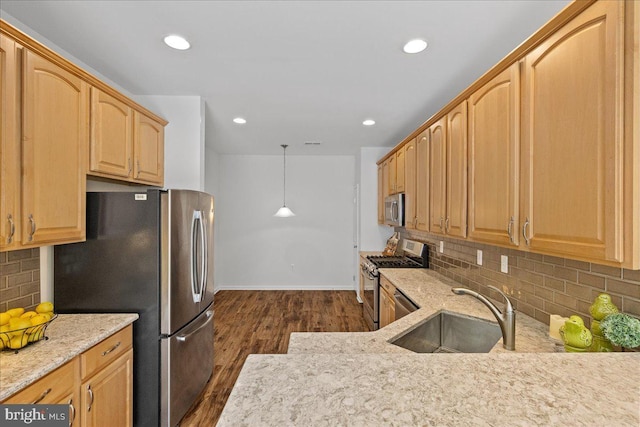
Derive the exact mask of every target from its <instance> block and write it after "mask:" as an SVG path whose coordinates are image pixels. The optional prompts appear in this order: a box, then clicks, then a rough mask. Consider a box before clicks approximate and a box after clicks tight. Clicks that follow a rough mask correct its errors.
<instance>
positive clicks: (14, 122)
mask: <svg viewBox="0 0 640 427" xmlns="http://www.w3.org/2000/svg"><path fill="white" fill-rule="evenodd" d="M18 55H19V52H18V45H17V44H16V43H15V41H13V40H12V39H10V38H8V37H6V36H5V35H0V102H1V103H2V116H1V117H0V121H1V122H0V250H8V249H13V248H16V247H18V246H19V245H20V232H21V228H20V225H21V223H20V218H21V215H20V126H19V121H18V120H19V116H20V115H19V113H18V112H19V108H20V104H19V101H18V100H19V86H18V76H19V66H20V61H19V60H18Z"/></svg>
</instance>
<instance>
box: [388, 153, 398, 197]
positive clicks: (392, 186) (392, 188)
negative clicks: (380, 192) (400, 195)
mask: <svg viewBox="0 0 640 427" xmlns="http://www.w3.org/2000/svg"><path fill="white" fill-rule="evenodd" d="M387 161H388V162H389V194H396V193H397V192H398V191H397V190H396V188H397V182H396V173H397V168H396V156H395V154H394V155H392V156H391V157H389V159H388V160H387Z"/></svg>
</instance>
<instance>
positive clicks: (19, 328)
mask: <svg viewBox="0 0 640 427" xmlns="http://www.w3.org/2000/svg"><path fill="white" fill-rule="evenodd" d="M30 326H31V321H30V320H29V319H21V318H19V317H12V318H11V319H9V335H11V336H12V337H16V336H19V335H23V333H24V331H23V329H26V328H28V327H30ZM12 348H13V347H12Z"/></svg>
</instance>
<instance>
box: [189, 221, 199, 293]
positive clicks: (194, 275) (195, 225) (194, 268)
mask: <svg viewBox="0 0 640 427" xmlns="http://www.w3.org/2000/svg"><path fill="white" fill-rule="evenodd" d="M201 223H202V215H201V212H200V211H193V217H192V218H191V263H190V264H191V293H192V295H193V302H194V303H198V302H200V296H201V294H200V289H199V284H198V265H197V263H198V260H197V259H196V250H197V249H196V242H197V240H198V234H197V233H198V229H199V228H200V224H201Z"/></svg>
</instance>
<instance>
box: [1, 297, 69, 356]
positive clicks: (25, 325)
mask: <svg viewBox="0 0 640 427" xmlns="http://www.w3.org/2000/svg"><path fill="white" fill-rule="evenodd" d="M57 316H58V315H57V314H55V313H54V312H53V304H52V303H50V302H48V301H47V302H42V303H40V304H38V306H37V307H36V308H35V310H31V311H25V309H24V308H12V309H10V310H7V311H5V312H4V313H0V350H12V351H15V352H16V353H17V352H18V350H20V349H21V348H23V347H25V346H27V345H28V344H30V343H33V342H36V341H40V340H41V339H48V338H47V337H46V336H45V330H46V329H47V326H49V323H51V322H52V321H53V320H54V319H55V318H56V317H57Z"/></svg>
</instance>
